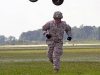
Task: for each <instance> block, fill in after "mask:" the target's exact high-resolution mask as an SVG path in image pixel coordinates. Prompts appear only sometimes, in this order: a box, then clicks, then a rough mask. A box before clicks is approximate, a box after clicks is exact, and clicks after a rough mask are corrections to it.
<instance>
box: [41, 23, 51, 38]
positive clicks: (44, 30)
mask: <svg viewBox="0 0 100 75" xmlns="http://www.w3.org/2000/svg"><path fill="white" fill-rule="evenodd" d="M49 29H50V23H49V22H48V23H46V24H45V25H44V26H42V33H43V35H44V36H46V34H48V33H47V30H49Z"/></svg>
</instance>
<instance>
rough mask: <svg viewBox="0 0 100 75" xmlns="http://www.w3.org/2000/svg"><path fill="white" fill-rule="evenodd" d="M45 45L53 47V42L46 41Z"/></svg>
mask: <svg viewBox="0 0 100 75" xmlns="http://www.w3.org/2000/svg"><path fill="white" fill-rule="evenodd" d="M46 43H47V45H53V44H54V41H46Z"/></svg>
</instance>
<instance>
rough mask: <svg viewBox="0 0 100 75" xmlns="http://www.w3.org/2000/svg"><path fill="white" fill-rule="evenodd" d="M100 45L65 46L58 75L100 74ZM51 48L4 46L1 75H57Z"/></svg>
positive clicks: (0, 64)
mask: <svg viewBox="0 0 100 75" xmlns="http://www.w3.org/2000/svg"><path fill="white" fill-rule="evenodd" d="M99 47H100V46H85V47H84V46H68V47H67V46H64V47H63V55H62V56H61V65H60V69H59V72H58V73H57V75H100V48H99ZM46 48H47V47H0V75H55V74H54V73H53V65H52V64H51V63H50V62H49V61H48V58H47V56H46Z"/></svg>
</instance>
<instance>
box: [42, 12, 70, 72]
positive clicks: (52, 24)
mask: <svg viewBox="0 0 100 75" xmlns="http://www.w3.org/2000/svg"><path fill="white" fill-rule="evenodd" d="M53 18H54V20H52V21H49V22H47V23H46V24H45V25H44V26H43V27H42V33H43V35H44V36H45V37H47V39H46V43H47V45H48V48H47V56H48V58H49V61H50V62H51V63H53V67H54V73H57V72H58V71H59V66H60V56H61V55H62V53H63V49H62V46H63V36H64V31H66V34H67V35H68V37H67V40H69V41H71V39H72V34H71V27H70V26H69V25H68V24H66V22H65V21H61V19H62V18H63V16H62V13H61V12H60V11H57V12H55V13H54V16H53Z"/></svg>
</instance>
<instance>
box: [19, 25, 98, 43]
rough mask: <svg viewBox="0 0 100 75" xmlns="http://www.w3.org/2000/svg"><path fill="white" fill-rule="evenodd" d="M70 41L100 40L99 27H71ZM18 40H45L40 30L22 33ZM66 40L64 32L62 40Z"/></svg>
mask: <svg viewBox="0 0 100 75" xmlns="http://www.w3.org/2000/svg"><path fill="white" fill-rule="evenodd" d="M72 36H73V39H72V41H90V40H92V41H94V40H100V27H95V26H83V25H81V26H80V27H79V28H77V27H76V26H75V27H72ZM20 39H24V40H29V41H33V40H34V41H45V40H46V38H45V36H44V35H43V34H42V30H41V29H38V30H35V31H28V32H23V33H22V34H21V35H20ZM66 39H67V35H66V33H65V32H64V38H63V40H66Z"/></svg>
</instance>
